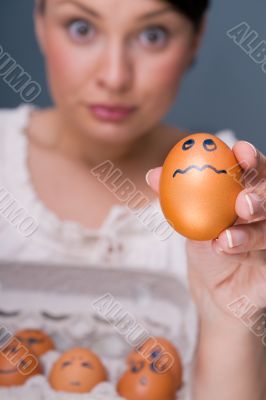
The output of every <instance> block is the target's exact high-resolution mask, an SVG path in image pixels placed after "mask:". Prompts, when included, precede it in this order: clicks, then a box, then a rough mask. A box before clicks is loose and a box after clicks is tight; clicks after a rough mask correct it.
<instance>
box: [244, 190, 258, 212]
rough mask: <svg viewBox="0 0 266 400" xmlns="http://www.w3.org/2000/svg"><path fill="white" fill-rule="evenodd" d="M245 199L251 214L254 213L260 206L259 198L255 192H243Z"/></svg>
mask: <svg viewBox="0 0 266 400" xmlns="http://www.w3.org/2000/svg"><path fill="white" fill-rule="evenodd" d="M245 199H246V202H247V205H248V208H249V212H250V214H251V215H254V214H256V212H257V211H259V208H260V202H261V199H260V197H259V196H258V195H257V194H256V193H249V194H245Z"/></svg>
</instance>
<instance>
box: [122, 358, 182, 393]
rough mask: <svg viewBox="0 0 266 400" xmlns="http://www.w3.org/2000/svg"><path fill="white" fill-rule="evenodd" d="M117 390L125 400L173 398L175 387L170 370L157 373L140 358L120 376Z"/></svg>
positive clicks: (151, 364)
mask: <svg viewBox="0 0 266 400" xmlns="http://www.w3.org/2000/svg"><path fill="white" fill-rule="evenodd" d="M117 392H118V393H119V395H120V396H122V397H124V398H125V399H127V400H174V399H175V392H176V388H175V384H174V380H173V376H172V374H171V372H169V371H168V372H164V373H158V372H157V370H156V369H154V368H153V363H148V362H145V361H144V360H142V361H138V362H137V363H136V364H134V362H133V364H132V366H131V368H130V369H129V370H128V371H126V372H125V373H124V375H123V376H122V377H121V378H120V380H119V382H118V384H117Z"/></svg>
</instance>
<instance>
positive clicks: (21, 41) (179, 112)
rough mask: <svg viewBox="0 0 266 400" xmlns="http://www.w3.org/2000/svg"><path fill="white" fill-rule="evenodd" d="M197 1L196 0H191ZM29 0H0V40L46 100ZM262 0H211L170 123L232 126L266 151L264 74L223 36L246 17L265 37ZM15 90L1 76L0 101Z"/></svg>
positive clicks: (12, 97)
mask: <svg viewBox="0 0 266 400" xmlns="http://www.w3.org/2000/svg"><path fill="white" fill-rule="evenodd" d="M195 1H196V0H195ZM32 10H33V0H1V4H0V45H1V46H2V47H3V48H4V50H5V51H7V52H8V53H9V54H10V55H11V56H12V57H13V58H15V60H16V61H17V62H18V63H19V64H20V65H21V66H23V68H24V69H25V70H26V71H27V72H28V73H29V74H30V75H31V76H32V79H33V80H35V81H37V82H39V83H40V84H41V86H42V88H43V90H42V93H41V95H40V96H39V97H38V99H37V100H36V101H35V103H36V104H38V105H40V106H45V105H47V104H49V102H50V100H49V95H48V92H47V89H46V84H45V73H44V65H43V59H42V57H41V55H40V52H39V50H38V47H37V44H36V41H35V37H34V31H33V24H32ZM265 16H266V2H265V0H256V1H254V2H252V1H250V0H234V1H232V0H222V1H221V0H213V1H212V7H211V10H210V12H209V22H208V28H207V32H206V35H205V39H204V43H203V46H202V48H201V51H200V55H199V59H198V62H197V65H196V66H195V67H194V68H193V69H192V70H191V71H190V72H189V73H188V74H187V75H186V77H185V79H184V81H183V84H182V87H181V91H180V93H179V94H178V96H177V100H176V102H175V104H174V105H173V108H172V109H171V111H170V112H169V114H168V115H167V116H166V121H168V122H169V123H171V124H173V125H176V126H179V127H185V128H188V129H189V130H191V131H196V132H197V131H209V132H215V131H217V130H220V129H227V128H229V129H233V130H234V131H235V132H236V135H237V137H238V138H239V139H245V140H249V141H251V142H252V143H254V144H255V145H256V146H257V147H259V148H260V149H261V150H262V151H263V152H264V153H266V139H265V136H266V135H265V134H266V112H265V109H266V74H265V73H264V72H262V70H261V67H260V66H259V65H257V64H256V63H255V62H254V61H252V60H251V59H250V57H249V56H248V55H247V54H246V53H245V52H244V51H243V50H242V49H241V48H239V47H238V46H237V45H236V44H235V43H234V42H233V41H232V40H231V39H230V38H228V37H227V35H226V32H227V30H228V29H230V28H232V27H234V26H236V25H238V24H239V23H240V22H242V21H246V22H247V23H248V24H249V25H250V26H251V28H252V29H254V30H255V31H257V32H258V33H259V37H260V39H261V40H266V24H265ZM20 103H21V99H20V97H19V95H17V94H16V93H14V92H13V91H12V89H10V87H9V86H8V85H7V84H5V83H4V82H3V81H2V79H0V107H1V108H2V107H15V106H17V105H18V104H20Z"/></svg>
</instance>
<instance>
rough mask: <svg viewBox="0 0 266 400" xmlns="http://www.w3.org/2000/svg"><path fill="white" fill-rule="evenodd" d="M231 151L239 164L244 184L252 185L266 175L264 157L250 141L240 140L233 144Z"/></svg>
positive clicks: (265, 159) (265, 158) (265, 160)
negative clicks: (242, 171)
mask: <svg viewBox="0 0 266 400" xmlns="http://www.w3.org/2000/svg"><path fill="white" fill-rule="evenodd" d="M233 152H234V154H235V156H236V158H237V161H238V162H239V164H240V165H241V167H242V169H243V170H244V171H245V173H244V182H245V184H246V186H248V187H250V186H252V185H253V186H254V185H255V184H256V183H257V182H258V180H260V179H262V178H265V177H266V157H265V156H264V155H263V154H262V153H261V152H259V150H258V149H256V148H255V147H254V146H253V145H252V144H251V143H249V142H246V141H244V140H241V141H239V142H237V143H236V144H235V145H234V146H233Z"/></svg>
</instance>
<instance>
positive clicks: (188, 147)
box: [173, 135, 228, 178]
mask: <svg viewBox="0 0 266 400" xmlns="http://www.w3.org/2000/svg"><path fill="white" fill-rule="evenodd" d="M194 136H196V135H194ZM198 136H199V137H198V138H197V137H195V138H190V139H186V140H185V141H184V142H183V143H182V147H181V149H182V151H183V152H189V153H192V154H191V155H192V156H193V157H195V156H196V155H197V158H199V159H200V158H201V154H202V153H203V154H204V155H203V154H202V155H203V157H204V161H205V163H199V165H197V164H190V165H186V166H185V167H184V166H183V167H182V168H180V167H179V168H177V169H176V170H175V171H174V173H173V178H174V177H175V176H176V175H178V174H181V175H184V174H188V173H189V172H191V170H196V171H199V172H204V171H209V172H211V171H213V172H214V173H215V174H218V175H219V174H227V171H226V169H225V168H226V167H228V165H227V166H226V165H225V164H224V161H223V166H222V167H221V162H219V161H220V160H219V159H218V160H217V159H216V157H219V153H220V149H219V144H217V140H215V139H213V138H206V136H205V137H204V136H203V137H202V136H201V135H198ZM180 146H181V144H180ZM221 150H222V149H221ZM208 153H210V154H209V155H208ZM191 155H189V156H191ZM220 157H221V154H220ZM208 159H209V160H210V163H206V161H208ZM218 164H220V166H218Z"/></svg>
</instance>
